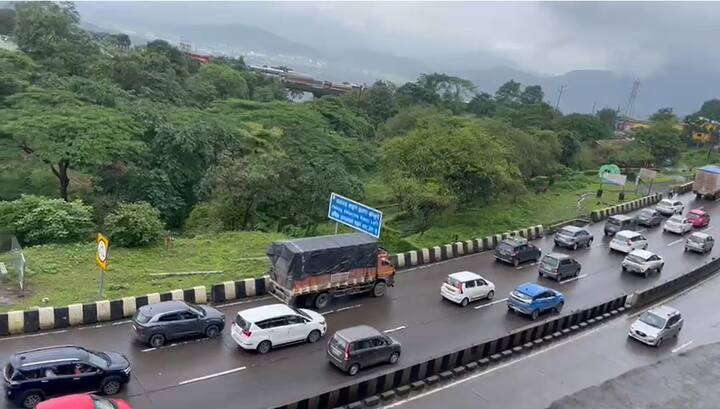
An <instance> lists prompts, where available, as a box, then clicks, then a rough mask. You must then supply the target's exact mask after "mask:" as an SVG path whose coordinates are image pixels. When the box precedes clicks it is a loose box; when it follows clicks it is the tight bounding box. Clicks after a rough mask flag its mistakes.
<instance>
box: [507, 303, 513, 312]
mask: <svg viewBox="0 0 720 409" xmlns="http://www.w3.org/2000/svg"><path fill="white" fill-rule="evenodd" d="M507 311H508V312H509V313H512V312H513V309H512V307H511V306H510V304H508V305H507Z"/></svg>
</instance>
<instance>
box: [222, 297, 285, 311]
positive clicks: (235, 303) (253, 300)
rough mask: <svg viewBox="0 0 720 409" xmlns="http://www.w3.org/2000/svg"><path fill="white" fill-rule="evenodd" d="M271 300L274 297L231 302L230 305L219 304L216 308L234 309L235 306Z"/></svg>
mask: <svg viewBox="0 0 720 409" xmlns="http://www.w3.org/2000/svg"><path fill="white" fill-rule="evenodd" d="M270 298H273V297H272V296H270V297H260V298H251V299H249V300H242V301H235V302H229V303H227V304H218V305H216V306H215V307H217V308H225V307H232V306H233V305H240V304H247V303H251V302H256V301H265V300H268V299H270Z"/></svg>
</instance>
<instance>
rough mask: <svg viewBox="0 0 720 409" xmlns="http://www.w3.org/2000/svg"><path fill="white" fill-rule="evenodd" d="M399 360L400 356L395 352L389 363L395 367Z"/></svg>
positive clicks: (391, 355)
mask: <svg viewBox="0 0 720 409" xmlns="http://www.w3.org/2000/svg"><path fill="white" fill-rule="evenodd" d="M398 359H400V354H399V353H397V352H393V353H392V354H390V359H388V362H390V364H391V365H395V364H396V363H397V361H398Z"/></svg>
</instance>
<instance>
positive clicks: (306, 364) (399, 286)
mask: <svg viewBox="0 0 720 409" xmlns="http://www.w3.org/2000/svg"><path fill="white" fill-rule="evenodd" d="M681 199H682V200H683V201H685V202H688V203H689V204H688V208H687V209H686V210H689V209H690V208H693V207H695V206H700V205H702V206H704V207H705V209H706V210H707V211H709V212H710V213H711V214H712V215H713V216H714V217H716V218H717V220H716V221H717V223H718V225H717V226H715V225H714V222H715V221H713V222H711V224H710V227H709V229H708V231H709V232H710V233H712V232H713V231H714V230H713V229H717V230H718V231H720V211H719V209H718V204H717V203H716V202H707V201H703V202H698V203H695V201H694V198H693V196H692V195H689V194H686V195H683V196H681ZM602 228H603V224H602V223H598V224H594V225H591V226H590V231H591V233H593V234H594V235H595V242H594V244H593V246H592V247H591V248H589V249H579V250H577V251H575V252H573V251H572V250H559V251H563V252H568V253H572V254H573V255H574V256H575V257H576V258H577V259H578V261H579V262H580V263H582V265H583V270H582V272H581V276H580V277H581V278H580V279H577V280H572V281H567V282H563V283H555V282H554V281H549V280H546V279H540V282H541V283H542V284H543V285H546V286H549V287H553V288H557V289H559V290H560V291H562V292H563V293H565V295H566V298H567V300H566V301H567V302H566V306H565V311H570V310H575V309H581V308H586V307H589V306H591V305H594V304H597V303H600V302H604V301H606V300H609V299H611V298H614V297H616V296H619V295H621V294H623V293H631V292H632V291H635V290H639V289H644V288H647V287H650V286H652V285H653V284H655V283H657V282H658V281H660V280H663V279H668V278H671V277H675V276H677V275H679V274H682V273H684V272H686V271H688V270H691V269H693V268H695V267H698V266H700V265H702V264H703V263H704V262H705V261H706V260H709V259H710V257H712V256H717V255H718V254H720V246H717V247H716V248H715V249H714V250H713V252H712V255H711V254H708V255H700V254H692V253H691V254H685V253H684V252H683V246H682V242H683V239H682V238H681V237H680V236H676V235H672V234H669V233H663V232H662V229H661V228H660V227H656V228H653V229H649V230H648V231H645V232H644V234H646V235H647V237H648V240H649V243H650V245H649V249H650V250H651V251H655V252H657V253H659V254H661V255H662V256H663V257H665V262H666V264H665V269H664V270H663V272H662V274H661V275H660V276H657V275H652V276H650V277H649V278H647V279H644V278H642V277H640V276H637V275H631V274H622V273H621V272H620V262H621V260H622V258H623V255H621V254H617V253H610V252H609V250H608V247H607V244H608V242H609V239H608V238H604V237H603V234H602ZM536 244H537V245H538V246H539V247H540V248H541V249H543V251H548V250H550V249H552V248H553V242H552V238H551V237H546V238H543V239H541V240H537V241H536ZM536 268H537V267H536V266H534V265H525V266H521V267H519V268H515V267H513V266H510V265H507V264H501V263H496V262H494V261H493V256H492V254H491V253H480V254H475V255H471V256H467V257H462V258H457V259H452V260H447V261H445V262H441V263H436V264H432V265H427V266H422V267H420V268H415V269H412V270H406V271H403V272H401V273H399V275H398V277H397V279H396V287H394V288H391V289H389V290H388V294H387V296H385V297H383V298H370V297H352V298H348V299H345V300H341V301H340V302H336V303H335V304H333V305H331V306H330V308H329V309H328V310H327V311H324V313H325V314H326V317H327V321H328V326H329V331H334V330H337V329H340V328H344V327H348V326H352V325H357V324H368V325H372V326H374V327H376V328H378V329H380V330H383V331H388V333H390V334H391V335H392V336H393V337H394V338H396V339H398V340H399V341H400V342H402V343H403V355H402V357H401V359H400V362H399V365H409V364H412V363H415V362H419V361H423V360H426V359H428V358H430V357H432V356H439V355H443V354H444V353H447V352H449V351H452V350H454V349H458V348H462V347H466V346H469V345H471V344H473V343H476V342H480V341H482V340H485V339H490V338H494V337H497V336H500V335H503V334H504V333H506V332H507V331H510V330H512V329H515V328H519V327H522V326H525V325H527V324H529V323H530V321H529V320H528V319H527V318H524V317H521V316H518V315H515V314H508V313H507V308H506V307H505V305H504V302H503V301H504V298H505V297H506V296H507V294H508V293H509V292H510V291H511V290H512V289H513V288H514V287H515V286H516V285H518V284H521V283H523V282H527V281H535V280H538V277H537V270H536ZM461 270H471V271H475V272H478V273H480V274H481V275H483V276H484V277H486V278H487V279H489V280H491V281H492V282H494V283H495V285H496V296H495V300H494V301H493V302H492V303H487V302H481V303H477V304H471V305H470V306H468V307H467V308H465V309H462V308H460V307H458V306H456V305H455V304H451V303H449V302H444V301H442V300H441V297H440V294H439V289H440V284H441V282H442V280H443V279H444V278H445V276H446V275H447V274H448V273H451V272H456V271H461ZM273 302H275V300H274V299H272V298H269V297H263V298H260V299H256V300H246V301H242V302H237V303H230V304H227V305H225V306H223V307H221V309H222V310H223V311H224V312H225V313H226V314H227V316H228V317H229V320H228V321H229V322H231V321H232V317H234V315H235V313H236V312H237V311H238V310H240V309H244V308H249V307H255V306H258V305H261V304H268V303H273ZM57 344H77V345H82V346H85V347H87V348H91V349H98V350H109V351H116V352H120V353H123V354H125V355H126V356H128V358H129V359H130V361H131V363H132V365H133V379H132V381H131V383H130V384H129V385H128V387H127V389H126V390H125V391H124V392H123V396H124V397H125V398H126V399H127V400H128V401H130V402H131V403H133V404H134V405H135V407H136V408H137V409H184V408H187V409H194V408H198V407H207V408H213V409H230V408H233V409H235V408H238V407H242V408H244V409H245V408H246V409H252V408H264V407H270V406H274V405H279V404H283V403H286V402H289V401H293V400H296V399H301V398H303V397H306V396H310V395H314V394H318V393H322V392H324V391H326V390H328V389H331V388H334V387H337V386H341V385H344V384H349V383H353V382H357V381H358V380H360V379H362V378H365V377H370V376H375V375H377V374H378V373H380V372H381V371H387V370H390V369H392V368H389V367H387V366H381V367H377V368H374V369H372V370H369V371H363V372H361V374H360V375H358V376H357V377H355V378H350V377H348V376H346V375H344V374H342V373H340V372H339V371H337V370H336V369H335V368H334V367H332V366H331V365H330V364H329V363H328V362H327V358H326V357H325V350H324V349H325V344H326V343H325V342H324V341H321V342H319V343H317V344H312V345H298V346H292V347H287V348H282V349H278V350H274V351H272V352H271V353H270V354H268V355H265V356H260V355H257V354H254V353H248V352H245V351H242V350H239V349H238V348H237V347H236V345H235V344H234V342H233V341H232V339H231V338H230V335H229V328H226V329H225V331H224V332H223V336H222V337H219V338H216V339H212V340H198V341H191V342H186V343H181V344H177V345H174V346H170V347H165V348H162V349H150V348H148V347H147V346H144V345H140V344H137V343H136V342H135V341H134V340H133V337H132V334H131V330H130V327H129V322H128V321H120V322H116V323H107V324H103V325H100V326H91V327H83V328H71V329H67V330H63V331H51V332H49V333H41V334H31V335H25V336H16V337H9V338H0V357H7V356H8V355H9V354H11V353H12V352H14V351H17V350H22V349H28V348H35V347H41V346H48V345H57ZM4 405H7V404H6V403H5V402H0V407H3V406H4Z"/></svg>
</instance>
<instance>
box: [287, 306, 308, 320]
mask: <svg viewBox="0 0 720 409" xmlns="http://www.w3.org/2000/svg"><path fill="white" fill-rule="evenodd" d="M290 308H292V310H293V311H295V313H296V314H298V315H301V316H303V317H305V318H307V319H309V320H311V319H312V318H310V316H309V315H308V313H306V312H305V311H303V310H301V309H299V308H295V307H290Z"/></svg>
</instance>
